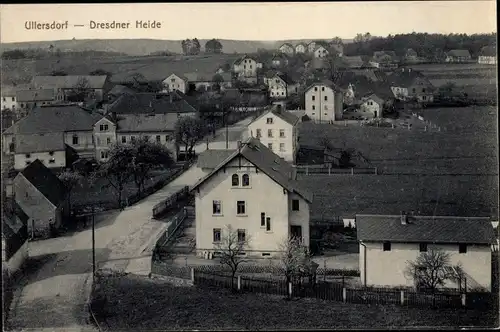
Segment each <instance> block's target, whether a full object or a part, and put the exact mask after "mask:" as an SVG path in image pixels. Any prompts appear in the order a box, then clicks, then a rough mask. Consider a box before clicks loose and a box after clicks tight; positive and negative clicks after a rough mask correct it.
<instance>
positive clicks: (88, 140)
mask: <svg viewBox="0 0 500 332" xmlns="http://www.w3.org/2000/svg"><path fill="white" fill-rule="evenodd" d="M74 135H76V136H77V137H78V144H73V136H74ZM64 143H66V144H67V145H69V146H71V147H72V148H73V149H75V150H76V152H78V154H79V155H80V157H83V158H92V157H94V154H95V145H94V131H93V130H89V131H76V132H65V133H64Z"/></svg>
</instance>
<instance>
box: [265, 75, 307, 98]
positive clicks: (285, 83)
mask: <svg viewBox="0 0 500 332" xmlns="http://www.w3.org/2000/svg"><path fill="white" fill-rule="evenodd" d="M264 84H266V85H267V86H268V91H269V96H270V97H271V98H274V99H279V98H288V97H289V96H290V95H292V94H295V93H297V92H298V89H299V84H298V83H297V82H295V81H294V80H293V79H292V78H291V77H290V76H289V75H287V74H284V73H281V72H276V71H269V72H268V73H267V74H266V77H265V78H264Z"/></svg>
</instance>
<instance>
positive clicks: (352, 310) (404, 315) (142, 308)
mask: <svg viewBox="0 0 500 332" xmlns="http://www.w3.org/2000/svg"><path fill="white" fill-rule="evenodd" d="M98 283H99V284H100V286H101V287H100V288H99V290H98V291H94V293H93V297H94V298H95V297H96V296H102V295H103V294H105V295H106V298H107V299H108V303H107V305H106V306H105V310H106V313H107V318H106V319H105V321H106V323H107V324H106V323H105V322H104V320H103V319H102V316H101V315H100V314H99V313H97V315H98V316H99V318H98V320H100V324H101V325H103V326H105V327H106V326H108V327H109V329H110V330H130V329H133V330H147V329H162V330H192V329H205V330H208V329H210V330H230V329H232V330H234V329H237V330H241V329H245V330H273V329H309V328H313V329H314V328H318V329H320V328H326V329H331V328H365V329H367V328H374V327H376V328H398V327H401V328H403V327H405V328H406V327H425V326H440V327H458V326H473V325H476V326H477V325H483V326H487V325H490V326H491V325H493V324H494V314H493V313H489V312H481V311H479V310H470V309H468V310H457V309H438V310H432V309H426V308H407V307H402V306H393V305H387V306H381V305H361V304H344V303H340V302H326V301H320V300H312V299H301V300H296V301H286V300H284V299H283V298H282V297H278V296H266V295H262V294H258V295H257V294H239V295H238V294H231V293H230V292H228V291H226V290H215V289H214V290H207V289H200V288H195V287H174V286H172V285H170V284H167V283H164V282H161V281H154V280H150V279H144V278H141V277H137V276H132V275H128V276H124V277H107V278H105V279H101V278H100V279H99V281H98Z"/></svg>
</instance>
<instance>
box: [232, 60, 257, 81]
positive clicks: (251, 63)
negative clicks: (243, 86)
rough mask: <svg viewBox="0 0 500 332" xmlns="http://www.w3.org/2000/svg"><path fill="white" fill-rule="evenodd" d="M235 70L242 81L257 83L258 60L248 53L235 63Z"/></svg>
mask: <svg viewBox="0 0 500 332" xmlns="http://www.w3.org/2000/svg"><path fill="white" fill-rule="evenodd" d="M233 72H234V73H235V74H236V76H237V78H238V80H240V81H244V82H247V83H249V84H255V83H257V61H256V60H255V59H253V58H251V57H249V56H247V55H245V56H243V57H241V58H240V59H238V60H236V61H235V62H234V63H233Z"/></svg>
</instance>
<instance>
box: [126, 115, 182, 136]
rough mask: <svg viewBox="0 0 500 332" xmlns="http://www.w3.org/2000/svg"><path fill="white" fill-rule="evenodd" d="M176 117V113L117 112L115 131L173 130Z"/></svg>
mask: <svg viewBox="0 0 500 332" xmlns="http://www.w3.org/2000/svg"><path fill="white" fill-rule="evenodd" d="M177 119H178V116H177V114H176V113H153V114H119V115H117V120H116V123H117V128H116V132H118V133H120V132H121V133H123V132H166V131H173V130H174V129H175V124H176V123H177Z"/></svg>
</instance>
